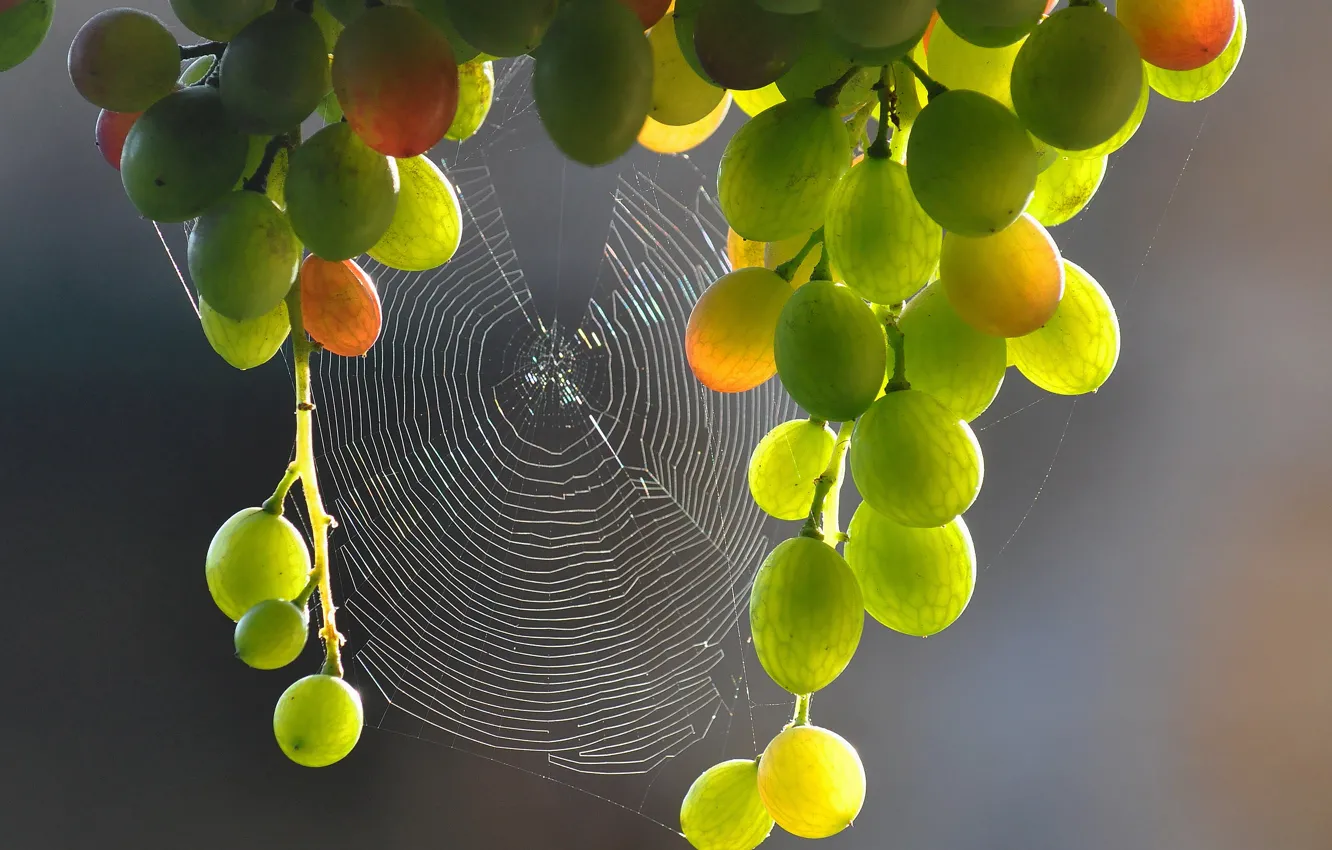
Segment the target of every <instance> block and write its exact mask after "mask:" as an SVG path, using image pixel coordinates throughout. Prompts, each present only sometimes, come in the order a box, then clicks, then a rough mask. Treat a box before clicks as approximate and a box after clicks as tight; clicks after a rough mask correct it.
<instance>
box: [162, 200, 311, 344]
mask: <svg viewBox="0 0 1332 850" xmlns="http://www.w3.org/2000/svg"><path fill="white" fill-rule="evenodd" d="M186 260H187V262H188V265H189V269H190V277H191V278H192V279H193V280H194V285H195V286H197V287H198V288H199V293H200V295H201V296H202V297H203V298H205V299H207V301H208V304H209V305H210V306H211V307H212V308H213V309H214V310H217V311H218V312H219V313H221V314H222V315H224V316H226V317H227V318H229V319H233V320H235V321H241V320H243V319H255V318H258V317H260V316H263V315H264V314H265V313H268V312H270V311H271V310H273V309H274V308H276V307H277V305H278V304H280V303H282V299H283V298H286V297H287V293H288V292H289V291H290V290H291V284H292V281H294V280H295V279H296V270H297V268H298V267H299V264H300V261H301V246H300V243H299V242H297V241H296V235H295V234H294V233H293V232H292V230H291V225H290V224H289V223H288V222H287V217H286V216H285V215H283V214H282V211H281V210H279V209H278V208H277V205H275V204H274V203H273V202H272V201H271V200H269V198H268V196H267V195H264V194H262V193H259V192H250V191H248V190H245V189H242V190H240V191H239V192H232V193H231V194H230V195H228V196H226V197H225V198H223V199H222V200H221V201H218V202H217V203H216V204H214V205H213V206H212V207H210V208H209V209H208V211H207V212H205V213H204V214H203V215H202V216H200V218H199V221H198V223H197V224H195V226H194V229H193V230H191V231H190V237H189V244H188V251H187V254H186Z"/></svg>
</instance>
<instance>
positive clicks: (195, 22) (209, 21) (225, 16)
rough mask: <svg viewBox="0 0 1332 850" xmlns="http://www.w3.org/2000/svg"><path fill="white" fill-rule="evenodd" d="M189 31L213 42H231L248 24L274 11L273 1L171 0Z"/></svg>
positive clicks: (178, 17) (175, 10)
mask: <svg viewBox="0 0 1332 850" xmlns="http://www.w3.org/2000/svg"><path fill="white" fill-rule="evenodd" d="M170 2H171V11H172V12H173V13H174V14H175V16H176V18H177V19H178V20H179V21H180V22H181V23H182V24H184V25H185V28H186V29H188V30H189V31H190V32H192V33H194V34H195V35H198V36H202V37H203V38H206V39H208V40H210V41H231V40H232V39H233V38H235V37H236V34H237V33H238V32H240V31H241V30H242V29H244V27H245V25H246V24H248V23H249V22H250V21H253V20H254V19H255V18H257V17H259V16H260V15H262V14H264V13H265V12H268V11H271V10H272V8H273V0H225V2H222V1H221V0H170Z"/></svg>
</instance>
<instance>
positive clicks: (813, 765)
mask: <svg viewBox="0 0 1332 850" xmlns="http://www.w3.org/2000/svg"><path fill="white" fill-rule="evenodd" d="M758 784H759V796H760V797H761V798H762V799H763V805H764V806H765V807H766V808H767V809H768V812H769V813H770V814H771V815H772V819H773V820H775V821H776V822H777V825H778V826H780V827H781V828H782V829H784V830H786V831H787V832H789V833H791V834H792V835H798V836H800V837H801V838H827V837H829V836H831V835H836V834H837V833H839V832H841V831H842V830H843V829H846V828H847V827H848V826H850V825H851V822H852V821H854V820H855V819H856V815H858V814H860V809H861V806H863V805H864V804H865V768H864V766H863V765H861V763H860V756H859V754H858V753H856V749H855V747H853V746H851V745H850V744H849V743H847V741H846V739H844V738H843V737H842V736H841V735H838V734H837V733H836V732H832V731H830V730H828V729H823V728H820V727H818V726H809V725H805V726H789V727H787V728H786V729H784V730H782V732H781V733H780V734H778V735H777V737H775V738H773V739H772V740H771V741H770V742H769V743H768V746H767V747H766V748H765V749H764V750H763V756H762V757H761V758H760V759H759V776H758Z"/></svg>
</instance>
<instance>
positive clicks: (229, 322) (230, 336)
mask: <svg viewBox="0 0 1332 850" xmlns="http://www.w3.org/2000/svg"><path fill="white" fill-rule="evenodd" d="M199 322H200V324H202V325H203V332H204V337H206V338H207V339H208V344H209V345H211V346H212V347H213V350H214V351H216V352H217V353H218V355H219V356H220V357H221V358H222V359H223V360H225V361H227V362H228V363H230V364H231V365H232V366H234V367H236V368H237V369H241V370H244V369H253V368H254V367H255V366H262V365H264V364H265V363H267V362H268V361H269V360H272V359H273V355H274V354H277V353H278V349H280V348H282V343H284V342H286V341H287V336H288V335H289V334H290V333H291V322H290V321H289V320H288V318H287V304H286V302H285V301H283V302H280V303H279V304H278V305H277V306H276V307H274V308H273V309H272V310H270V311H268V312H267V313H265V314H264V315H262V316H260V317H258V318H257V319H243V320H241V321H239V322H238V321H236V320H235V319H228V318H227V317H226V316H224V315H222V314H221V313H219V312H217V311H216V310H214V309H213V308H212V307H210V306H208V302H207V301H205V300H203V299H202V298H200V299H199Z"/></svg>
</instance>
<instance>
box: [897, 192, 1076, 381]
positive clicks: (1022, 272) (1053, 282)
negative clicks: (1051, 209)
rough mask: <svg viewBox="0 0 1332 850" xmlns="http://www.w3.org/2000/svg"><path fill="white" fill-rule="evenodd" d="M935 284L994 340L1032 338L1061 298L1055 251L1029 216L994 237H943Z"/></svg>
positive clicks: (1060, 272) (1061, 277)
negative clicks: (936, 282) (939, 285)
mask: <svg viewBox="0 0 1332 850" xmlns="http://www.w3.org/2000/svg"><path fill="white" fill-rule="evenodd" d="M939 279H940V280H941V281H942V282H943V286H944V290H945V291H946V292H947V293H948V301H949V303H950V304H952V305H953V309H954V310H956V311H957V314H958V315H959V316H961V317H962V320H963V321H965V322H966V323H967V324H969V325H971V326H972V327H973V328H976V329H977V330H979V331H983V332H984V333H987V334H993V335H994V336H1003V337H1015V336H1024V335H1026V334H1029V333H1031V332H1032V331H1034V330H1036V329H1037V328H1039V327H1040V326H1041V325H1043V324H1045V323H1046V322H1048V321H1049V320H1050V317H1051V316H1053V315H1054V312H1055V308H1057V307H1058V306H1059V299H1060V297H1061V296H1062V295H1063V294H1064V267H1063V264H1062V263H1061V262H1060V257H1059V247H1058V246H1057V245H1055V242H1054V240H1053V239H1051V238H1050V234H1049V233H1048V232H1046V230H1045V228H1044V227H1042V226H1041V224H1040V222H1038V221H1036V219H1034V218H1032V217H1031V216H1030V215H1023V216H1022V218H1020V219H1018V220H1017V221H1016V222H1014V223H1013V225H1012V226H1011V227H1009V228H1008V229H1007V230H1003V231H1000V232H999V233H996V234H995V235H993V236H984V237H981V238H979V239H973V238H971V237H968V236H959V235H958V234H956V233H950V234H948V235H947V236H945V237H944V246H943V256H942V257H941V258H940V260H939ZM909 366H910V361H909V360H908V367H909Z"/></svg>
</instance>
